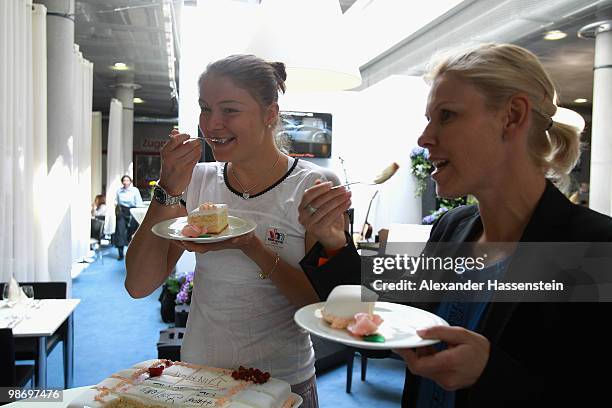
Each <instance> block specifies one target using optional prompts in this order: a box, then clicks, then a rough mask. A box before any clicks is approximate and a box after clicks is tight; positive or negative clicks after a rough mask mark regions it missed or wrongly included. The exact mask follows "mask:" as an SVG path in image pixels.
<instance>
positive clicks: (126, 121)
mask: <svg viewBox="0 0 612 408" xmlns="http://www.w3.org/2000/svg"><path fill="white" fill-rule="evenodd" d="M136 89H140V85H137V84H135V83H134V77H133V75H122V76H119V77H118V78H117V83H116V84H115V98H117V99H118V100H119V101H120V102H121V104H122V105H123V120H122V129H121V141H122V149H121V151H122V154H123V157H122V161H121V162H122V163H123V166H124V172H125V174H129V175H130V176H131V177H132V178H133V173H134V171H133V170H134V163H133V154H134V90H136Z"/></svg>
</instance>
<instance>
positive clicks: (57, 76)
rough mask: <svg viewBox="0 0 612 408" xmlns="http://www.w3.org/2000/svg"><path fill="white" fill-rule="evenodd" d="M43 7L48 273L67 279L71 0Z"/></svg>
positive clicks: (69, 247) (71, 132) (57, 0)
mask: <svg viewBox="0 0 612 408" xmlns="http://www.w3.org/2000/svg"><path fill="white" fill-rule="evenodd" d="M40 3H42V4H44V5H45V6H46V7H47V165H48V169H49V175H48V180H47V181H48V183H49V185H52V186H53V189H52V191H53V197H47V198H48V199H49V200H50V201H49V202H50V203H52V204H53V205H50V206H49V209H48V210H49V212H50V213H49V214H48V217H47V219H49V220H52V222H50V223H49V225H48V226H47V228H49V229H50V230H51V231H50V234H51V236H50V240H51V241H50V243H49V275H50V278H51V280H60V281H68V282H70V268H71V257H70V256H68V254H71V252H72V244H71V242H72V232H71V222H70V218H71V214H70V199H69V198H70V197H71V196H72V190H73V188H74V186H73V185H72V184H73V183H72V177H71V171H72V165H73V151H72V145H73V135H74V130H73V104H74V103H75V102H74V101H73V100H72V95H73V90H72V87H73V82H74V81H73V72H72V71H73V66H72V65H73V52H74V51H73V43H74V0H40Z"/></svg>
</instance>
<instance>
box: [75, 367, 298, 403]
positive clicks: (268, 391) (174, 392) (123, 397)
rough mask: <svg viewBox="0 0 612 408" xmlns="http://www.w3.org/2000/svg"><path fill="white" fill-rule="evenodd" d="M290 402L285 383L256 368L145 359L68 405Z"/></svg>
mask: <svg viewBox="0 0 612 408" xmlns="http://www.w3.org/2000/svg"><path fill="white" fill-rule="evenodd" d="M235 378H239V379H235ZM240 378H248V379H249V380H248V381H247V380H245V379H240ZM293 403H294V398H293V396H292V395H291V389H290V386H289V384H288V383H286V382H285V381H281V380H277V379H274V378H270V375H269V374H268V373H262V372H260V371H259V370H254V369H244V368H242V367H241V368H240V370H239V371H232V370H227V369H221V368H213V367H205V366H200V365H195V364H189V363H184V362H172V361H169V360H149V361H144V362H142V363H139V364H136V365H135V366H134V367H132V368H130V369H126V370H122V371H119V372H118V373H115V374H113V375H111V376H110V377H109V378H106V379H105V380H103V381H102V382H100V383H99V384H98V385H96V386H95V387H93V388H91V389H89V390H87V391H86V392H85V393H83V394H82V395H81V396H79V398H77V400H75V401H73V402H71V403H70V405H69V406H68V407H69V408H76V407H79V408H83V407H91V408H145V407H147V408H162V407H163V408H167V407H217V408H249V407H251V408H255V407H256V408H290V407H292V406H293Z"/></svg>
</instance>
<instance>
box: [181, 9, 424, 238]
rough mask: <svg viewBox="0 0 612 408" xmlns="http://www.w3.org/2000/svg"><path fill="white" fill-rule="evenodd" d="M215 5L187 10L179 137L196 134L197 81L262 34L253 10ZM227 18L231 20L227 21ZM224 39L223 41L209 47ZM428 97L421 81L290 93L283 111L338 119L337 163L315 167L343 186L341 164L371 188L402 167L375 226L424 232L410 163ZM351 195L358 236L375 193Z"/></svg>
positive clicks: (376, 211) (375, 210) (375, 213)
mask: <svg viewBox="0 0 612 408" xmlns="http://www.w3.org/2000/svg"><path fill="white" fill-rule="evenodd" d="M214 3H215V2H212V1H204V2H199V3H198V7H197V8H195V7H185V9H184V10H183V11H184V13H183V17H182V18H183V21H182V27H183V29H184V30H185V31H184V32H183V35H182V36H181V38H182V43H181V48H182V50H181V56H182V59H181V71H180V90H179V91H180V92H179V93H180V95H181V98H180V105H179V129H180V130H181V131H185V132H188V133H191V134H192V135H195V134H196V133H197V127H196V126H197V120H198V114H199V108H198V104H197V98H198V89H197V79H198V76H199V74H200V73H201V72H202V71H203V70H204V68H205V67H206V65H207V64H208V63H209V62H210V61H214V60H216V59H219V58H223V57H225V56H227V55H230V54H233V53H241V52H245V51H244V50H246V49H247V46H248V44H249V40H250V37H251V35H252V33H253V31H254V29H255V28H256V27H255V24H253V23H252V21H253V12H254V8H253V6H252V5H248V4H245V3H238V2H228V3H227V4H225V5H223V6H222V7H221V8H214V7H212V5H213V4H214ZM230 9H231V10H230ZM226 13H231V15H232V18H231V19H229V20H228V19H227V18H224V17H223V15H227V14H226ZM204 22H206V24H204ZM192 30H193V31H192ZM196 32H197V34H195V33H196ZM220 33H222V37H221V38H222V39H223V40H222V41H220V40H216V41H215V40H212V41H211V40H209V39H212V38H219V35H220ZM426 94H427V87H426V85H425V83H424V82H423V81H422V80H421V79H420V78H415V77H408V76H392V77H389V78H387V79H385V80H383V81H381V82H379V83H377V84H376V85H374V86H372V87H370V88H367V89H365V90H362V91H360V92H335V93H318V94H315V93H294V94H290V93H288V94H287V95H284V96H282V97H281V98H280V100H279V104H280V107H281V110H293V111H314V112H324V113H331V114H332V115H333V125H332V126H333V136H332V137H333V141H332V158H331V159H315V160H313V161H314V162H315V163H317V164H319V165H321V166H324V167H328V168H330V169H332V170H333V171H335V172H336V174H337V175H338V176H339V178H340V179H341V180H343V181H344V173H343V171H342V167H341V166H340V162H339V160H338V156H342V158H343V159H344V160H345V166H346V168H347V172H348V177H349V180H350V181H356V180H371V179H373V178H374V177H375V176H376V175H377V174H378V173H379V172H380V171H382V169H384V168H385V167H387V166H388V165H389V164H390V163H391V162H393V161H395V162H397V163H398V164H399V165H400V170H399V171H398V173H397V174H396V175H395V176H394V177H393V178H392V179H391V180H389V181H388V182H387V183H385V184H384V185H382V186H380V187H379V188H380V193H379V194H378V197H377V198H376V200H375V201H374V203H373V205H372V210H371V212H370V218H369V221H370V223H372V224H373V227H374V231H375V232H376V231H378V230H379V229H380V228H387V227H388V226H389V225H390V224H391V223H393V222H395V223H419V224H420V221H421V204H420V203H421V202H420V199H416V198H415V197H414V189H415V185H414V181H413V179H412V176H411V175H410V171H409V169H410V165H409V164H410V159H409V155H410V151H411V150H412V148H413V147H415V146H416V139H417V138H418V136H419V135H420V134H421V130H422V129H423V127H424V126H425V117H424V112H425V101H426ZM352 191H353V207H354V208H355V229H356V230H357V231H358V230H359V229H360V228H361V225H362V224H363V222H364V218H365V213H366V211H367V207H368V203H369V201H370V198H371V197H372V195H373V194H374V192H375V191H376V187H364V186H356V187H353V188H352Z"/></svg>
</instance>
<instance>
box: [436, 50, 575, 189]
mask: <svg viewBox="0 0 612 408" xmlns="http://www.w3.org/2000/svg"><path fill="white" fill-rule="evenodd" d="M445 73H453V75H456V76H458V77H459V78H461V79H463V80H466V81H468V82H470V83H471V84H472V85H474V86H476V88H478V89H479V90H480V91H481V92H482V93H483V95H484V96H485V98H486V100H487V103H488V104H489V105H490V106H491V107H492V108H499V107H501V105H502V104H504V103H505V102H507V101H508V99H509V98H510V97H512V96H514V95H516V94H517V93H519V92H524V93H526V94H527V95H528V96H529V99H530V100H531V103H532V105H533V107H532V109H533V111H534V112H535V113H536V115H533V120H532V123H531V128H530V130H529V134H528V137H527V148H528V152H529V155H530V158H531V159H532V160H533V162H534V163H535V164H536V165H537V166H538V167H540V168H541V169H542V171H543V172H544V173H545V175H546V177H548V178H550V179H552V180H553V181H555V183H556V184H557V185H558V186H559V187H560V188H562V189H565V188H567V186H568V185H569V176H568V174H569V173H570V171H571V170H572V169H573V168H574V166H575V165H576V162H577V161H578V159H579V157H580V132H579V130H578V129H577V128H575V127H573V126H569V125H566V124H564V123H559V122H554V121H553V120H552V116H553V115H554V114H555V112H556V111H557V104H556V102H557V101H556V91H555V86H554V84H553V82H552V80H551V78H550V76H549V75H548V74H547V73H546V71H545V69H544V67H543V66H542V63H541V62H540V61H539V60H538V57H536V56H535V55H534V54H533V53H531V52H530V51H528V50H526V49H524V48H522V47H519V46H516V45H512V44H495V43H489V44H480V45H477V46H471V47H469V48H466V49H462V50H460V51H451V52H450V53H445V54H440V55H438V56H437V57H435V58H434V59H433V60H432V63H430V65H429V66H428V69H427V73H426V74H425V80H426V81H427V82H428V83H432V82H433V81H435V79H436V78H438V77H440V76H441V75H443V74H445Z"/></svg>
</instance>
